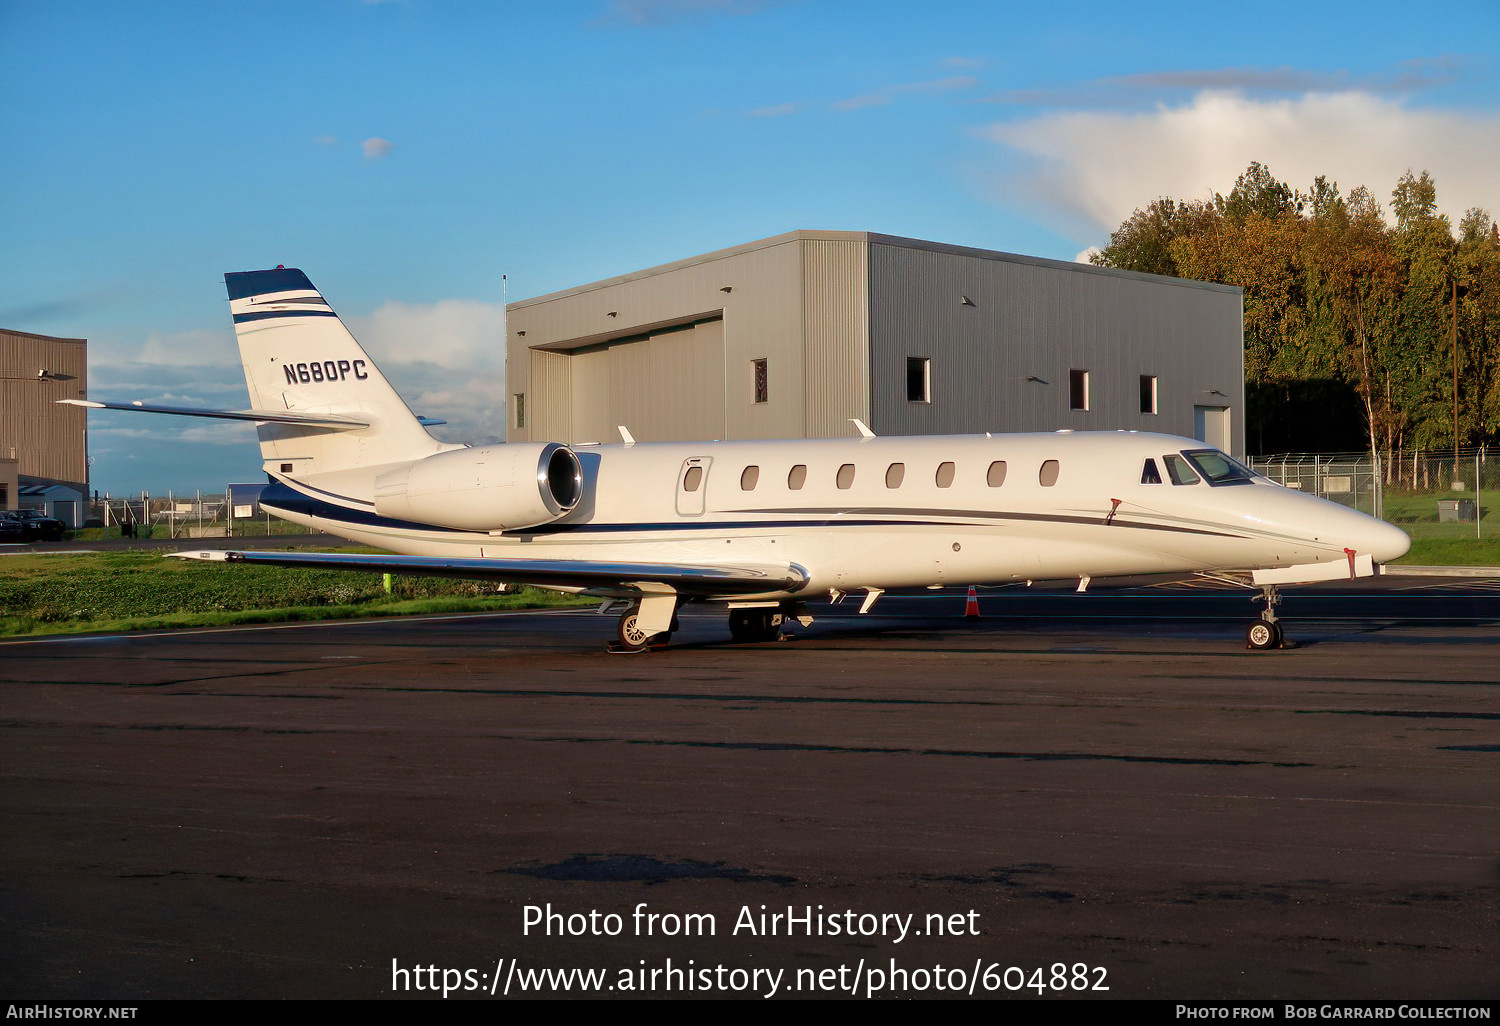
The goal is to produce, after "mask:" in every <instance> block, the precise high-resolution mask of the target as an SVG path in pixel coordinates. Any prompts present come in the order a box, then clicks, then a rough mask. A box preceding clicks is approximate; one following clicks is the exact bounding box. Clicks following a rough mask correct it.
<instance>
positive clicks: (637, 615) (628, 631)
mask: <svg viewBox="0 0 1500 1026" xmlns="http://www.w3.org/2000/svg"><path fill="white" fill-rule="evenodd" d="M615 637H616V638H617V639H619V642H620V646H621V647H622V648H628V649H630V650H632V651H636V652H638V651H640V650H641V649H643V648H649V647H650V646H651V642H652V641H654V640H655V639H656V638H657V637H659V635H654V634H647V633H646V632H645V631H643V630H641V607H640V606H631V607H630V608H629V609H628V610H626V611H625V613H624V614H622V615H621V617H620V622H619V623H618V624H617V625H616V627H615Z"/></svg>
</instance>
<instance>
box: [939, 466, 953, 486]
mask: <svg viewBox="0 0 1500 1026" xmlns="http://www.w3.org/2000/svg"><path fill="white" fill-rule="evenodd" d="M953 470H954V467H953V464H951V463H939V464H938V468H937V476H936V477H935V478H934V480H936V481H937V486H938V487H939V488H948V487H951V486H952V484H953Z"/></svg>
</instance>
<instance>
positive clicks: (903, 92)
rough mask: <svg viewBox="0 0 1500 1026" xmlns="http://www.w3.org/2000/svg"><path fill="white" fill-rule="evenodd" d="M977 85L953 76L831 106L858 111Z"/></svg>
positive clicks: (976, 81) (975, 81)
mask: <svg viewBox="0 0 1500 1026" xmlns="http://www.w3.org/2000/svg"><path fill="white" fill-rule="evenodd" d="M978 84H979V79H977V78H975V77H974V76H972V75H953V76H950V77H948V78H939V79H935V80H933V81H931V82H906V83H903V84H901V85H893V86H886V87H884V88H882V89H876V90H874V91H872V92H868V93H863V94H861V95H859V96H851V97H849V98H848V99H846V100H838V101H836V102H835V103H834V104H833V109H834V110H840V111H850V110H859V109H861V108H863V107H879V106H882V105H884V104H887V103H891V102H893V101H894V100H895V99H896V98H897V97H900V96H907V95H911V94H917V95H930V94H932V93H942V92H948V91H949V90H952V89H972V88H974V86H976V85H978Z"/></svg>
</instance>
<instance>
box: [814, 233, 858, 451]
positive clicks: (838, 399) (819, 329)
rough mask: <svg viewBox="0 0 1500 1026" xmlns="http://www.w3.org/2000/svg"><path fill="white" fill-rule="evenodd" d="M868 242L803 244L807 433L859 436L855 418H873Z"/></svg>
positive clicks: (819, 240)
mask: <svg viewBox="0 0 1500 1026" xmlns="http://www.w3.org/2000/svg"><path fill="white" fill-rule="evenodd" d="M868 250H869V246H868V244H867V243H865V242H863V241H852V240H851V241H832V240H822V239H809V240H807V241H805V242H803V243H802V309H803V311H804V313H803V324H804V328H803V330H804V332H805V339H806V353H807V358H806V367H805V371H804V374H805V376H806V381H807V386H806V387H807V395H809V396H816V397H817V400H816V401H815V402H810V403H808V404H807V406H806V408H805V409H804V411H803V418H802V423H803V435H804V436H805V437H807V438H845V437H851V436H853V435H855V434H856V433H857V432H856V429H855V428H854V426H853V425H851V424H850V423H849V418H850V417H858V418H859V419H860V420H863V421H865V422H866V423H868V422H869V420H870V348H869V337H870V325H869V308H870V307H869V292H868V290H867V287H866V286H867V282H868V280H869V264H868V261H867V259H866V255H867V253H868Z"/></svg>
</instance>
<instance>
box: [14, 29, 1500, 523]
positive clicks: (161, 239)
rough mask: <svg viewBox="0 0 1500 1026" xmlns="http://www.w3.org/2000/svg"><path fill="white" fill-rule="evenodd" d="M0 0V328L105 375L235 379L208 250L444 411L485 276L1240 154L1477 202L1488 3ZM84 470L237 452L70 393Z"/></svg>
mask: <svg viewBox="0 0 1500 1026" xmlns="http://www.w3.org/2000/svg"><path fill="white" fill-rule="evenodd" d="M1414 10H1415V9H1414V8H1413V7H1412V6H1411V5H1410V4H1399V5H1398V4H1394V3H1380V2H1376V3H1360V4H1341V3H1325V4H1321V5H1308V4H1301V3H1299V4H1287V3H1276V2H1263V3H1260V4H1254V5H1225V6H1210V5H1204V4H1201V3H1192V4H1186V3H1184V4H1173V3H1158V4H1135V5H1131V4H1119V3H1053V4H1035V3H1024V4H1023V3H1017V4H1010V3H998V2H996V3H958V2H941V0H939V2H926V3H922V4H915V3H910V2H907V3H879V2H867V3H852V2H848V3H833V2H826V3H819V2H796V0H784V2H770V0H766V2H755V0H587V2H584V0H579V2H574V3H568V2H556V3H498V2H496V3H479V2H465V3H458V2H452V3H448V2H438V0H391V2H384V3H369V2H362V0H302V2H297V3H290V2H282V3H261V2H254V0H240V2H237V3H234V4H227V3H223V4H221V3H203V2H201V0H200V2H196V3H103V2H100V3H83V2H77V3H71V2H67V0H53V2H45V3H44V2H14V0H0V143H3V149H0V153H3V159H0V184H3V186H4V188H3V190H0V197H3V198H0V202H3V204H4V218H3V223H4V227H5V235H6V246H5V247H4V255H3V256H0V326H3V327H6V328H10V329H14V330H20V331H29V332H36V333H40V334H50V335H59V336H66V337H85V338H88V339H89V340H90V351H91V360H90V382H89V384H90V392H91V394H92V395H93V396H94V397H96V398H103V399H141V400H146V401H173V402H177V403H180V404H200V405H205V406H232V407H243V406H244V405H246V404H247V402H248V400H247V399H246V398H245V394H244V388H243V383H242V381H241V379H240V377H239V372H238V367H237V364H236V352H235V348H234V341H233V331H232V328H231V326H230V324H229V318H228V314H227V310H226V307H225V304H224V291H223V284H222V273H223V272H224V271H228V270H248V269H253V268H262V267H271V266H275V265H276V264H286V265H288V266H299V267H301V268H303V269H304V270H305V271H306V272H307V273H308V274H309V276H310V277H311V278H312V279H313V281H314V282H315V283H316V284H317V285H318V286H319V287H320V288H321V289H322V290H323V292H324V293H325V294H326V295H327V296H328V298H329V299H330V300H331V301H332V302H333V303H334V305H335V308H336V309H338V310H339V312H340V313H341V314H342V315H343V316H344V318H345V320H346V321H347V322H348V323H349V324H350V326H351V328H353V330H354V331H355V334H356V335H357V336H358V337H359V338H360V339H361V341H362V342H364V343H365V344H366V346H367V347H368V348H369V349H370V350H371V352H372V354H373V355H374V356H375V357H376V358H377V360H379V361H380V363H381V365H382V367H383V368H384V369H385V370H386V371H387V374H388V376H389V377H391V379H392V380H393V381H394V382H395V384H396V385H397V387H398V388H399V389H400V390H401V391H402V392H403V394H404V395H406V396H407V398H408V399H409V401H411V402H412V405H413V406H414V408H415V409H416V410H417V412H419V413H423V414H426V415H429V416H436V417H443V418H446V419H447V420H449V421H450V424H451V427H450V429H448V431H449V434H448V437H450V438H452V439H453V440H473V441H483V440H488V439H490V438H493V437H495V436H497V435H498V434H499V432H500V431H501V424H502V419H503V418H502V411H501V405H502V397H503V396H504V394H505V388H504V379H503V372H504V366H503V362H504V360H503V357H504V341H503V318H502V306H503V303H502V299H503V293H502V286H501V275H502V274H505V275H506V276H507V278H508V281H507V285H508V290H509V298H510V299H512V300H515V299H520V298H525V297H528V296H534V295H539V294H542V293H546V292H550V291H555V290H557V289H562V288H567V287H569V286H572V285H577V284H581V283H584V282H588V281H593V280H596V279H599V278H603V277H607V276H610V275H613V274H619V273H623V272H626V271H631V270H635V269H638V268H642V267H647V266H651V265H653V264H658V263H663V262H666V261H669V260H674V259H678V258H680V257H685V256H691V255H693V254H697V253H703V252H708V251H710V250H713V249H718V248H721V247H724V246H731V245H735V244H738V243H742V242H748V241H750V240H752V239H758V238H764V237H766V236H769V235H775V234H779V233H781V232H784V231H789V230H792V229H796V228H827V229H849V230H869V231H877V232H884V233H889V234H894V235H906V236H912V237H916V238H924V239H933V240H937V241H941V242H949V243H957V244H962V245H970V246H978V247H983V248H989V249H1001V250H1007V251H1011V252H1020V253H1027V254H1032V255H1038V256H1047V257H1055V258H1060V259H1073V258H1074V257H1075V256H1077V255H1078V254H1080V253H1082V252H1084V251H1086V250H1087V248H1088V247H1090V246H1097V245H1103V244H1104V243H1106V242H1107V241H1108V235H1109V231H1110V229H1111V228H1113V227H1115V226H1116V225H1118V223H1119V222H1120V221H1121V220H1122V219H1124V218H1125V217H1127V216H1128V215H1129V214H1130V212H1131V210H1132V209H1133V208H1134V207H1136V206H1140V205H1142V204H1144V203H1146V202H1149V201H1150V200H1151V199H1154V198H1155V197H1156V196H1158V195H1164V194H1165V195H1172V196H1176V197H1197V196H1207V195H1209V194H1211V193H1212V192H1213V191H1214V190H1219V191H1227V190H1228V189H1229V188H1230V187H1231V186H1232V185H1233V181H1234V177H1235V175H1236V174H1238V173H1239V171H1241V170H1243V168H1244V166H1245V165H1246V164H1247V163H1248V162H1249V161H1250V160H1255V159H1258V160H1261V161H1263V162H1266V163H1268V164H1269V165H1270V166H1271V169H1272V171H1273V172H1275V173H1276V174H1277V175H1278V176H1279V177H1282V178H1284V179H1287V180H1289V181H1290V182H1291V183H1292V184H1293V185H1296V186H1302V187H1305V186H1306V185H1307V184H1308V183H1309V182H1310V181H1311V179H1312V177H1313V176H1314V175H1316V174H1327V175H1329V176H1330V177H1331V178H1333V179H1335V180H1337V181H1338V182H1339V183H1340V185H1341V186H1343V187H1344V188H1345V189H1346V190H1347V189H1348V188H1351V187H1353V186H1356V185H1361V184H1364V185H1368V186H1369V187H1370V188H1371V189H1372V191H1373V192H1374V193H1375V194H1376V195H1377V196H1379V197H1388V196H1389V194H1390V190H1391V188H1392V187H1393V186H1394V185H1395V182H1396V179H1397V177H1398V176H1399V175H1400V173H1401V172H1402V171H1404V170H1405V169H1406V168H1407V167H1413V168H1416V169H1418V170H1420V169H1423V168H1426V169H1428V170H1430V171H1431V172H1432V173H1433V175H1434V177H1435V178H1436V180H1437V183H1438V190H1439V201H1440V204H1441V205H1442V206H1443V208H1444V209H1445V210H1446V211H1448V212H1449V213H1450V215H1451V216H1453V217H1454V219H1455V221H1456V219H1457V216H1458V215H1460V214H1461V213H1462V212H1463V210H1464V209H1466V208H1468V207H1472V206H1482V207H1485V208H1486V209H1488V210H1490V211H1491V212H1492V213H1497V212H1500V211H1497V208H1500V176H1497V174H1496V172H1495V168H1496V167H1500V78H1497V76H1500V65H1497V54H1496V41H1497V40H1500V3H1496V2H1495V0H1482V2H1452V3H1447V4H1444V5H1442V7H1441V9H1440V10H1439V11H1438V12H1435V13H1433V14H1431V15H1423V16H1421V17H1420V18H1419V17H1415V16H1414V14H1413V12H1414ZM90 424H91V427H90V430H91V453H92V455H93V457H94V464H93V468H92V474H93V484H94V486H95V487H96V488H98V489H100V490H101V491H104V490H109V491H112V492H114V493H115V494H120V493H122V492H125V491H132V490H139V489H142V488H146V489H149V490H151V491H152V492H154V493H161V492H165V491H167V490H168V489H173V490H177V491H186V490H191V489H193V488H200V487H201V488H202V489H204V490H205V491H207V490H212V489H217V488H219V487H221V486H222V484H223V483H224V482H225V481H227V480H256V479H257V478H258V476H259V474H258V469H259V459H258V456H257V453H256V450H255V446H254V443H253V433H252V432H251V431H250V430H249V429H248V428H247V427H244V426H239V427H235V426H230V427H225V426H224V425H223V424H218V423H212V422H204V423H201V424H200V423H197V422H189V423H187V424H186V425H184V424H183V423H180V422H179V421H178V420H176V419H175V418H148V417H145V416H135V415H130V414H92V415H91V422H90Z"/></svg>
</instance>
